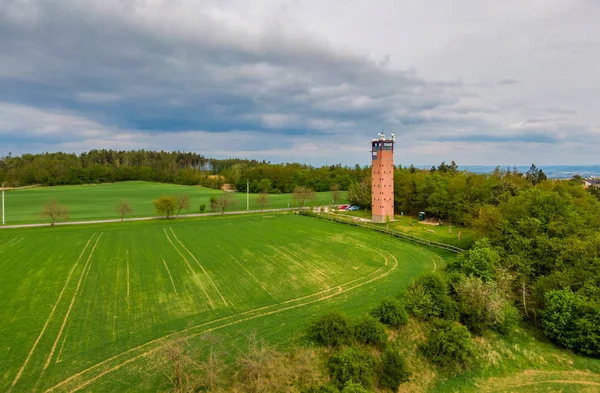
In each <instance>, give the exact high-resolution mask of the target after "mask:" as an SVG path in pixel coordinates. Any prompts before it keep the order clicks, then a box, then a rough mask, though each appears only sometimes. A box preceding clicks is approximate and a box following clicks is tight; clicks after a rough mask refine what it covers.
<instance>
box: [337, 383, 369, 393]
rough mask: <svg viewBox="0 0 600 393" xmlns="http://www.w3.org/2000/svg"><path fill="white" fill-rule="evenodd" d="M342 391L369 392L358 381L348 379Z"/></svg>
mask: <svg viewBox="0 0 600 393" xmlns="http://www.w3.org/2000/svg"><path fill="white" fill-rule="evenodd" d="M342 393H369V391H368V390H367V389H365V388H364V386H363V385H361V384H360V383H353V382H352V381H348V382H347V383H346V385H345V386H344V389H342Z"/></svg>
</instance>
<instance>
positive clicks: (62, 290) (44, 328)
mask: <svg viewBox="0 0 600 393" xmlns="http://www.w3.org/2000/svg"><path fill="white" fill-rule="evenodd" d="M94 235H96V233H95V232H94V233H93V234H92V236H90V238H89V239H88V241H87V243H86V244H85V247H84V248H83V250H82V251H81V254H79V258H77V260H76V261H75V263H74V264H73V267H71V270H70V271H69V274H68V275H67V279H66V280H65V284H64V285H63V287H62V289H61V291H60V294H59V295H58V299H57V300H56V302H55V303H54V306H52V310H51V311H50V315H48V318H46V322H45V323H44V326H43V327H42V331H41V332H40V334H39V335H38V337H37V339H36V340H35V342H34V344H33V346H32V347H31V349H30V350H29V353H28V354H27V358H25V362H24V363H23V365H22V366H21V368H20V369H19V371H18V372H17V375H16V376H15V379H14V380H13V382H12V384H11V386H10V388H9V389H8V393H10V392H11V391H12V389H13V388H14V386H15V385H16V384H17V382H19V379H21V375H22V374H23V371H24V370H25V368H26V367H27V364H28V363H29V361H30V360H31V356H32V355H33V353H34V352H35V349H36V348H37V346H38V344H39V343H40V340H41V339H42V337H43V336H44V333H45V332H46V328H47V327H48V324H49V323H50V321H51V320H52V317H53V316H54V312H55V311H56V307H58V304H59V303H60V301H61V299H62V297H63V294H64V293H65V290H66V289H67V286H68V284H69V281H70V280H71V276H72V275H73V272H74V271H75V268H76V267H77V265H78V264H79V261H81V258H82V257H83V254H84V253H85V251H86V250H87V248H88V246H89V245H90V242H91V241H92V238H93V237H94ZM15 239H16V238H15ZM13 240H14V239H13ZM13 240H11V241H13ZM9 243H10V242H9Z"/></svg>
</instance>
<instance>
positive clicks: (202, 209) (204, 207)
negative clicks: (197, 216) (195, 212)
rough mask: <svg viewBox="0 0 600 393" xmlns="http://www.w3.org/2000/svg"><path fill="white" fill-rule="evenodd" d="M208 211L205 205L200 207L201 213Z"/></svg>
mask: <svg viewBox="0 0 600 393" xmlns="http://www.w3.org/2000/svg"><path fill="white" fill-rule="evenodd" d="M205 209H206V205H205V204H204V203H203V204H201V205H200V213H204V210H205Z"/></svg>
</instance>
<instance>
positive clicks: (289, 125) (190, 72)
mask: <svg viewBox="0 0 600 393" xmlns="http://www.w3.org/2000/svg"><path fill="white" fill-rule="evenodd" d="M15 4H18V2H9V3H5V4H4V5H3V6H2V5H0V64H2V65H0V101H5V102H12V103H18V104H22V105H27V106H34V107H38V108H46V109H52V108H61V109H65V108H68V109H69V110H71V111H73V112H74V113H78V114H81V115H84V116H86V117H88V118H90V119H94V120H95V121H98V122H100V123H102V124H108V125H111V126H117V127H121V128H126V129H138V130H149V131H153V130H160V131H180V130H190V129H201V130H206V131H209V132H221V131H228V130H244V129H248V130H257V129H269V130H273V131H272V132H277V133H281V134H288V133H289V134H302V133H306V134H313V133H315V131H314V129H315V128H317V129H318V128H321V132H331V133H335V132H339V131H340V130H339V127H340V125H345V127H346V128H348V127H349V125H352V127H361V126H370V125H372V124H382V123H386V122H388V121H394V122H398V123H401V122H402V115H401V114H400V115H396V116H392V115H391V114H392V112H394V111H395V110H397V109H398V108H402V109H403V110H404V111H405V112H407V113H408V112H414V111H420V110H426V109H431V108H436V107H437V106H439V105H441V104H447V103H449V102H453V101H455V99H453V98H449V97H448V96H447V95H446V94H445V93H444V90H445V89H446V87H445V86H444V85H443V84H439V85H437V84H435V83H427V82H425V81H424V80H422V79H420V78H418V77H416V76H415V75H414V74H413V73H412V72H403V71H398V70H393V69H389V68H387V67H385V66H382V65H380V64H378V63H376V62H373V61H371V60H369V59H368V58H366V57H363V56H359V55H356V54H351V53H344V52H339V51H338V52H336V51H334V50H332V49H331V48H329V47H328V46H327V45H326V44H324V43H320V42H317V41H311V40H303V39H301V38H298V37H295V36H294V34H293V32H292V33H290V32H288V31H287V30H286V29H285V28H283V27H281V26H277V25H273V26H266V27H265V28H263V29H260V30H259V31H258V32H257V33H256V34H255V35H254V36H243V35H241V34H242V33H243V30H240V29H238V30H236V29H231V30H227V29H226V28H225V27H224V26H222V25H220V24H219V23H218V22H217V21H215V20H214V19H212V18H211V17H209V16H208V15H203V14H198V15H195V16H194V28H193V29H191V30H186V29H178V27H177V26H173V25H171V26H169V24H168V23H163V24H162V25H156V24H154V25H152V22H156V19H151V18H145V17H144V16H143V15H138V14H139V13H140V12H138V11H139V9H138V6H140V5H141V4H143V3H138V2H123V3H118V2H112V1H109V2H106V3H105V4H104V5H102V3H98V2H79V1H39V2H33V3H32V4H33V5H32V6H30V7H21V9H18V7H16V6H15ZM21 4H23V3H21ZM106 4H108V5H106ZM11 7H12V9H11ZM236 34H240V35H236ZM401 112H402V111H401ZM322 119H326V120H329V121H319V120H322ZM408 123H410V122H408ZM408 123H407V124H408Z"/></svg>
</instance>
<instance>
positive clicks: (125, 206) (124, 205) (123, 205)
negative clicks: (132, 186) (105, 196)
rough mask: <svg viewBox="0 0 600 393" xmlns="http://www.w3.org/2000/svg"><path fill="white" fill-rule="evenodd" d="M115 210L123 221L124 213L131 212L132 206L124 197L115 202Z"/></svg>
mask: <svg viewBox="0 0 600 393" xmlns="http://www.w3.org/2000/svg"><path fill="white" fill-rule="evenodd" d="M115 210H116V211H117V213H119V215H120V216H121V221H123V219H124V218H125V214H131V213H133V208H132V207H131V206H130V205H129V203H128V202H127V200H125V199H121V200H120V201H119V202H117V206H116V208H115Z"/></svg>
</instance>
